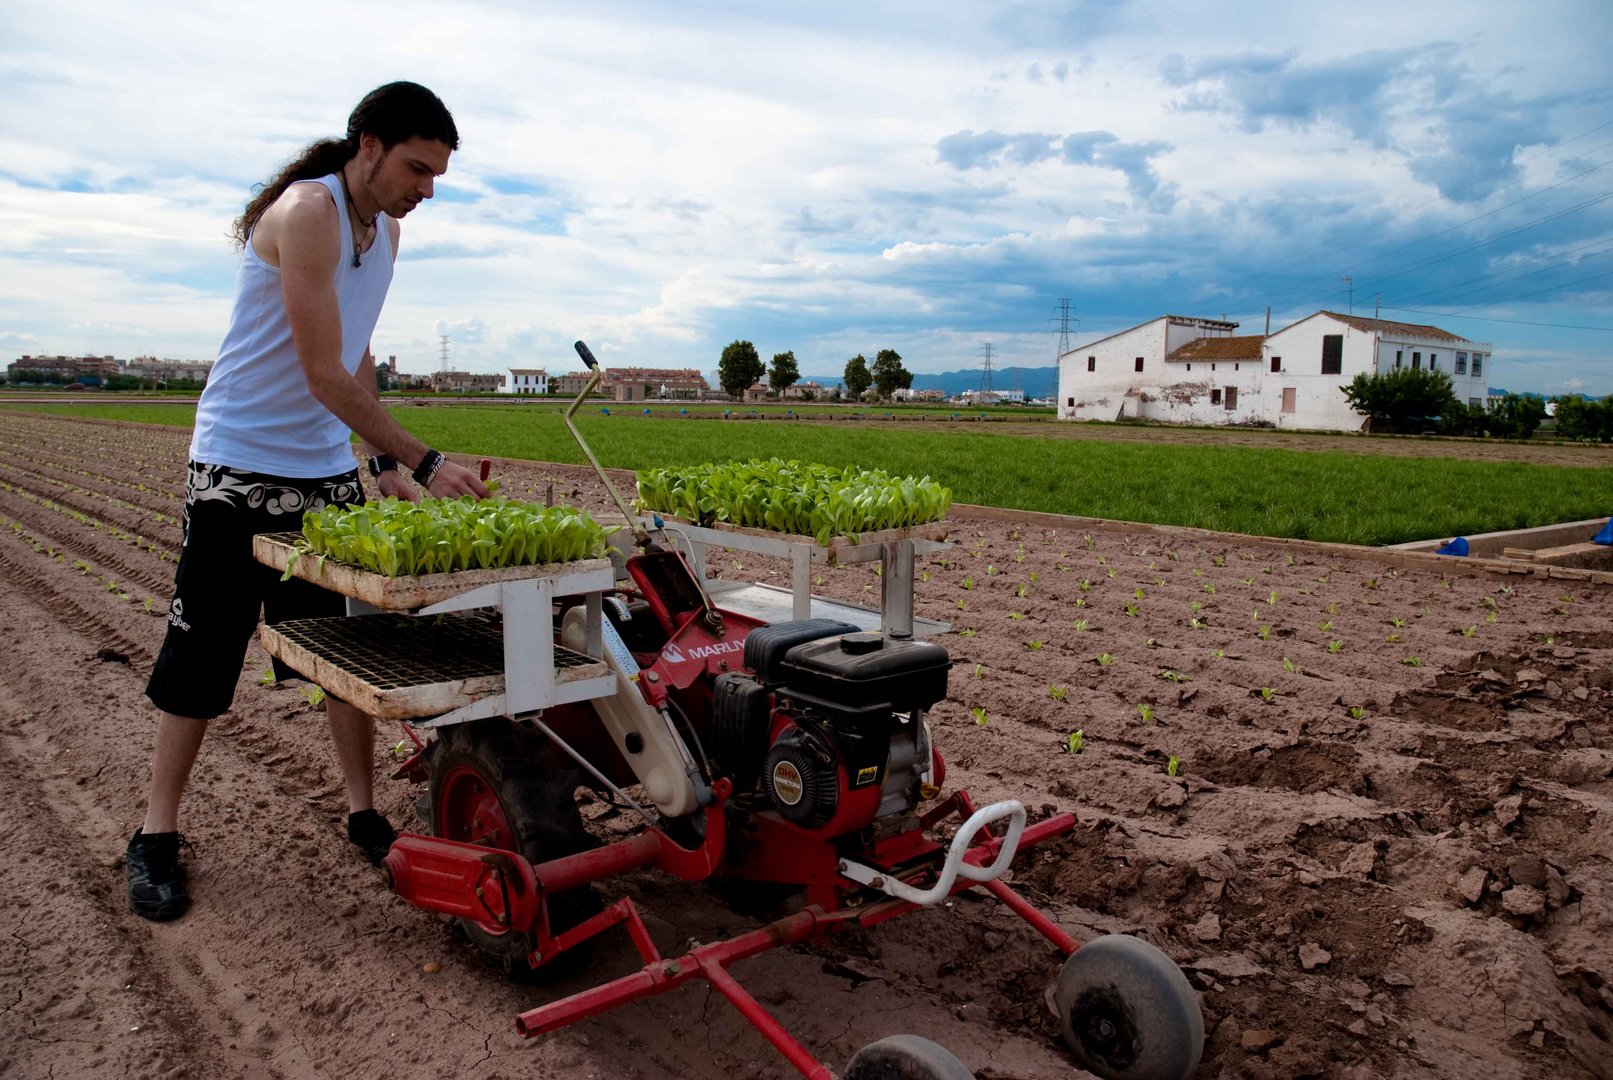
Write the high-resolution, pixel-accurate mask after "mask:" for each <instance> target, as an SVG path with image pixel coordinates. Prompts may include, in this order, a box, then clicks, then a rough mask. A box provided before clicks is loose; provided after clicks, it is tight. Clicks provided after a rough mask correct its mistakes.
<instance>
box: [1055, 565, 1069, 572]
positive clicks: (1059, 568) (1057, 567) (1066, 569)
mask: <svg viewBox="0 0 1613 1080" xmlns="http://www.w3.org/2000/svg"><path fill="white" fill-rule="evenodd" d="M1053 569H1055V570H1057V571H1058V572H1059V573H1061V574H1067V573H1069V572H1070V568H1069V567H1068V566H1065V565H1064V564H1063V563H1054V564H1053Z"/></svg>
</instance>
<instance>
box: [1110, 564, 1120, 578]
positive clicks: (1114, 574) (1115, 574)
mask: <svg viewBox="0 0 1613 1080" xmlns="http://www.w3.org/2000/svg"><path fill="white" fill-rule="evenodd" d="M1109 576H1110V577H1119V576H1120V571H1118V570H1116V569H1115V568H1114V567H1112V566H1111V567H1109Z"/></svg>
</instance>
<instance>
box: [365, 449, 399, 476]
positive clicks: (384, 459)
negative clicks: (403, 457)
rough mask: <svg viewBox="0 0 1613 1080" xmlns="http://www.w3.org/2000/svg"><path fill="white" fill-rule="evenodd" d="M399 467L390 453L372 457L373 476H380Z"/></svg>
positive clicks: (371, 472) (371, 469)
mask: <svg viewBox="0 0 1613 1080" xmlns="http://www.w3.org/2000/svg"><path fill="white" fill-rule="evenodd" d="M397 467H398V463H397V462H396V461H394V460H393V459H392V456H391V455H390V454H381V455H379V456H377V457H372V458H370V475H371V476H374V477H379V476H380V475H381V474H382V473H384V472H391V471H392V470H393V469H396V468H397Z"/></svg>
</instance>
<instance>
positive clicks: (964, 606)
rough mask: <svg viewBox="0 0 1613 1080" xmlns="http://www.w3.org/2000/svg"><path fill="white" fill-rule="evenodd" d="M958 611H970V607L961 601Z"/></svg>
mask: <svg viewBox="0 0 1613 1080" xmlns="http://www.w3.org/2000/svg"><path fill="white" fill-rule="evenodd" d="M958 610H959V611H968V610H969V605H968V604H965V603H964V602H963V601H962V600H959V601H958Z"/></svg>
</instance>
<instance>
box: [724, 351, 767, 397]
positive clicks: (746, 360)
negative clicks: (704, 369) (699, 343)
mask: <svg viewBox="0 0 1613 1080" xmlns="http://www.w3.org/2000/svg"><path fill="white" fill-rule="evenodd" d="M762 371H763V368H762V358H761V357H760V356H758V355H757V353H756V346H754V345H752V344H751V343H750V342H748V341H734V342H730V343H729V344H728V347H727V348H725V349H723V351H722V359H721V360H719V361H717V381H718V382H720V383H722V389H723V393H725V394H727V395H728V396H729V397H731V398H735V399H738V398H741V397H743V396H744V395H745V391H746V390H749V389H750V388H751V387H752V386H755V385H756V382H757V380H758V379H760V378H761V377H762Z"/></svg>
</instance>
